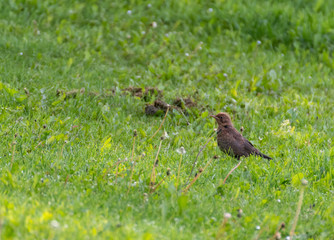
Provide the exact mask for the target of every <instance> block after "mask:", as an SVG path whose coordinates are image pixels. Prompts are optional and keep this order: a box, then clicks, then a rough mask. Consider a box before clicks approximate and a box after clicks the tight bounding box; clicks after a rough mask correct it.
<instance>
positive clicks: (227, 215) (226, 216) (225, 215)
mask: <svg viewBox="0 0 334 240" xmlns="http://www.w3.org/2000/svg"><path fill="white" fill-rule="evenodd" d="M231 217H232V215H231V213H224V218H227V219H229V218H231Z"/></svg>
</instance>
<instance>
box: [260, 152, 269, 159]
mask: <svg viewBox="0 0 334 240" xmlns="http://www.w3.org/2000/svg"><path fill="white" fill-rule="evenodd" d="M259 156H261V157H263V158H265V159H268V160H272V158H271V157H269V156H267V155H265V154H263V153H261V152H260V153H259Z"/></svg>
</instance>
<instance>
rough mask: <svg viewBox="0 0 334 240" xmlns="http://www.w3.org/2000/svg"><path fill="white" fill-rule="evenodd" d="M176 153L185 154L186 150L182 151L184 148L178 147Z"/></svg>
mask: <svg viewBox="0 0 334 240" xmlns="http://www.w3.org/2000/svg"><path fill="white" fill-rule="evenodd" d="M176 152H177V153H179V154H182V155H183V154H186V150H185V149H184V147H180V148H179V149H176Z"/></svg>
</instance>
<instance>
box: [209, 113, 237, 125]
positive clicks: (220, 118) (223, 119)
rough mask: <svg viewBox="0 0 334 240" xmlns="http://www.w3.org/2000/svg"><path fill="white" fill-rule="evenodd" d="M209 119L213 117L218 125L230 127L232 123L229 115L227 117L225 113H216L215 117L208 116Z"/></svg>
mask: <svg viewBox="0 0 334 240" xmlns="http://www.w3.org/2000/svg"><path fill="white" fill-rule="evenodd" d="M210 117H213V118H214V119H216V121H217V123H218V125H222V126H224V125H231V126H232V121H231V118H230V115H228V114H227V113H224V112H221V113H218V114H217V115H210Z"/></svg>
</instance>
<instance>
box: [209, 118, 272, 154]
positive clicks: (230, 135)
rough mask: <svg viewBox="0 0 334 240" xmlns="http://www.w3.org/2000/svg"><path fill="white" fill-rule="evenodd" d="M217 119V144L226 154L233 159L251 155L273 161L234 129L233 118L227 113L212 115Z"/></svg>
mask: <svg viewBox="0 0 334 240" xmlns="http://www.w3.org/2000/svg"><path fill="white" fill-rule="evenodd" d="M210 117H213V118H214V119H216V121H217V123H218V130H217V143H218V146H219V148H220V150H222V151H223V152H224V153H227V154H229V155H230V156H232V157H235V158H237V159H240V157H248V156H249V155H255V156H260V157H263V158H266V159H269V160H270V159H272V158H271V157H268V156H267V155H265V154H263V153H261V152H260V151H259V150H257V149H256V148H255V147H254V146H253V144H252V143H251V142H250V141H248V140H247V139H246V138H244V137H243V136H242V135H241V133H239V132H238V131H237V129H235V128H234V126H233V124H232V121H231V118H230V116H229V115H228V114H227V113H223V112H221V113H218V114H217V115H210Z"/></svg>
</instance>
